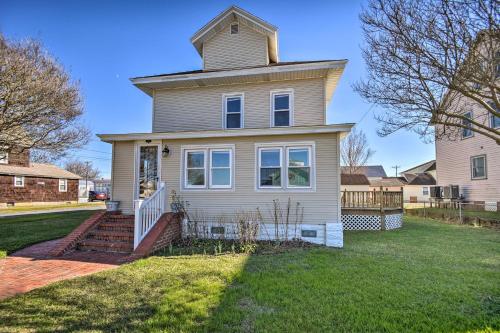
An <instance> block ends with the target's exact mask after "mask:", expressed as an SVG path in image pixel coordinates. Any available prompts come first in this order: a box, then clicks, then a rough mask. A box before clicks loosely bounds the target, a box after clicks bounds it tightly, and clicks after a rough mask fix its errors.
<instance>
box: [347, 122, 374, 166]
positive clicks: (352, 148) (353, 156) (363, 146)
mask: <svg viewBox="0 0 500 333" xmlns="http://www.w3.org/2000/svg"><path fill="white" fill-rule="evenodd" d="M374 153H375V151H374V150H372V149H370V147H369V146H368V141H367V140H366V135H365V133H363V131H361V130H360V131H359V132H358V131H357V130H356V128H353V129H352V130H351V133H349V135H348V136H347V137H346V138H345V139H344V140H343V141H342V145H341V147H340V158H341V159H342V164H343V165H345V166H347V169H348V170H349V173H356V171H358V169H359V168H360V167H362V166H364V165H366V163H367V162H368V160H369V159H370V157H371V156H372V155H373V154H374Z"/></svg>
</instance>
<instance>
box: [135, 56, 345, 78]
mask: <svg viewBox="0 0 500 333" xmlns="http://www.w3.org/2000/svg"><path fill="white" fill-rule="evenodd" d="M342 60H345V59H340V60H311V61H280V62H278V63H270V64H269V65H267V66H248V67H240V68H225V69H211V70H203V69H196V70H193V71H186V72H175V73H167V74H156V75H146V76H138V77H133V78H131V80H134V79H144V78H148V77H159V76H174V75H185V74H200V73H213V72H227V71H232V70H238V69H249V68H261V67H277V66H286V65H300V64H313V63H320V62H328V61H342Z"/></svg>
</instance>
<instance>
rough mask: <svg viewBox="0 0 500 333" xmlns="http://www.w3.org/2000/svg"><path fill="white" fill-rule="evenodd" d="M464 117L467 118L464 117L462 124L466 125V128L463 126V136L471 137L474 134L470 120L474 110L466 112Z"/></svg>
mask: <svg viewBox="0 0 500 333" xmlns="http://www.w3.org/2000/svg"><path fill="white" fill-rule="evenodd" d="M464 117H465V118H467V119H462V125H464V126H465V128H462V138H463V139H465V138H470V137H471V136H472V123H471V122H470V120H469V119H472V112H471V111H469V112H466V113H465V114H464Z"/></svg>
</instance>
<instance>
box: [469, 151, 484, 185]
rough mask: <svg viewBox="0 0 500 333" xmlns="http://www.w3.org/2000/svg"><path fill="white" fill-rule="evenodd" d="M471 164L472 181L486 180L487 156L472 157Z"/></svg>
mask: <svg viewBox="0 0 500 333" xmlns="http://www.w3.org/2000/svg"><path fill="white" fill-rule="evenodd" d="M470 164H471V178H472V179H485V178H486V155H479V156H472V157H471V159H470Z"/></svg>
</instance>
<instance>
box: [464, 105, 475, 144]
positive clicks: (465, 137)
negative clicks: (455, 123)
mask: <svg viewBox="0 0 500 333" xmlns="http://www.w3.org/2000/svg"><path fill="white" fill-rule="evenodd" d="M467 114H470V117H467V118H470V119H471V120H472V119H473V118H474V113H473V112H472V111H467V112H465V113H464V116H465V115H467ZM464 130H465V128H462V139H468V138H472V137H473V136H474V131H472V124H470V128H469V130H470V135H467V136H464Z"/></svg>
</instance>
